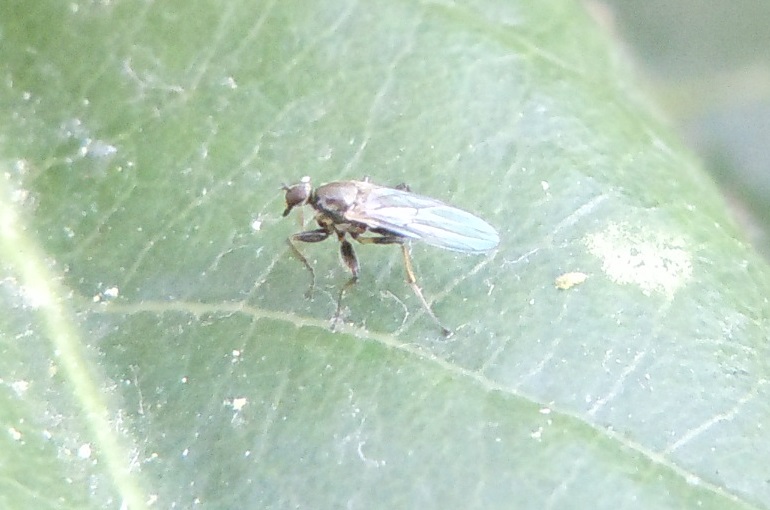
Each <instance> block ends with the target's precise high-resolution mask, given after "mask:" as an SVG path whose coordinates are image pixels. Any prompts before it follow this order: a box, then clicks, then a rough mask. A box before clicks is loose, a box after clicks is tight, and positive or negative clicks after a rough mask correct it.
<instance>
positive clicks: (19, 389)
mask: <svg viewBox="0 0 770 510" xmlns="http://www.w3.org/2000/svg"><path fill="white" fill-rule="evenodd" d="M11 388H12V389H13V391H14V392H15V393H16V395H17V396H19V397H23V396H24V394H25V393H26V392H27V390H28V389H29V382H27V381H14V382H12V383H11Z"/></svg>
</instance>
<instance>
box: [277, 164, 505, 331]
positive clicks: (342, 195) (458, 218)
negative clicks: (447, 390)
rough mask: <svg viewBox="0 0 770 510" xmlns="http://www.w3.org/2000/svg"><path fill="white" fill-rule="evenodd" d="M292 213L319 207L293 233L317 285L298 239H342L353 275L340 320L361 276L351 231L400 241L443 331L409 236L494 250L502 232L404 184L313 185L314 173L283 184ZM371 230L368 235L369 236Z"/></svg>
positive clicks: (360, 237) (359, 236)
mask: <svg viewBox="0 0 770 510" xmlns="http://www.w3.org/2000/svg"><path fill="white" fill-rule="evenodd" d="M282 189H283V190H284V191H285V192H286V209H285V210H284V211H283V216H287V215H288V214H289V213H290V212H291V210H292V209H293V208H295V207H302V206H304V205H310V206H311V207H312V208H313V209H314V210H315V212H316V215H315V220H316V222H317V223H318V227H319V228H316V229H314V230H307V231H305V232H299V233H296V234H294V235H292V236H291V237H290V238H289V245H290V246H291V248H292V250H293V251H294V253H295V254H296V255H297V256H298V258H299V259H300V261H301V262H302V263H303V264H304V265H305V267H306V268H307V269H308V270H309V271H310V274H311V277H312V282H311V286H310V289H311V290H312V288H313V285H314V283H315V273H314V272H313V268H312V267H311V266H310V264H309V263H308V261H307V259H306V258H305V257H304V256H303V255H302V253H301V252H300V251H299V249H298V248H297V247H296V245H295V244H294V242H295V241H299V242H303V243H317V242H320V241H323V240H325V239H327V238H328V237H330V236H335V237H336V238H337V240H338V241H339V242H340V253H341V254H342V260H343V261H344V262H345V265H346V266H347V267H348V269H349V270H350V272H351V273H352V275H353V277H352V278H351V279H350V280H349V281H348V282H347V283H346V284H345V285H344V286H343V287H342V289H341V290H340V295H339V299H338V301H337V312H336V314H335V319H337V318H339V315H340V310H341V305H342V297H343V295H344V293H345V291H346V290H347V289H348V288H349V287H350V286H352V285H353V284H355V283H356V281H358V275H359V266H358V258H357V257H356V254H355V252H354V251H353V245H352V244H351V243H350V241H349V240H348V236H349V237H351V238H353V239H355V240H356V241H358V242H359V243H362V244H398V245H400V246H401V251H402V253H403V256H404V267H405V269H406V281H407V283H408V284H409V286H410V287H411V288H412V290H413V291H414V293H415V295H416V296H417V298H418V299H419V300H420V302H421V303H422V306H423V308H425V311H426V312H427V313H428V315H429V316H430V317H431V318H432V319H433V320H434V321H435V322H436V324H437V325H438V326H439V327H440V328H441V331H442V332H443V333H444V335H446V336H449V335H451V331H450V330H449V329H447V328H446V327H444V326H443V325H442V324H441V322H440V321H439V320H438V317H436V314H434V313H433V310H431V308H430V305H429V304H428V302H427V300H426V299H425V296H423V294H422V290H420V287H419V286H418V285H417V278H416V277H415V274H414V269H413V267H412V260H411V257H410V255H409V248H408V241H410V240H421V241H424V242H426V243H428V244H430V245H433V246H437V247H439V248H444V249H447V250H453V251H458V252H465V253H483V252H486V251H489V250H492V249H494V248H495V247H496V246H497V245H498V243H499V242H500V236H499V235H498V234H497V232H496V231H495V229H494V228H493V227H492V226H491V225H490V224H489V223H487V222H486V221H484V220H482V219H481V218H478V217H476V216H474V215H473V214H471V213H469V212H465V211H463V210H461V209H457V208H455V207H452V206H450V205H447V204H445V203H443V202H440V201H438V200H436V199H434V198H429V197H425V196H422V195H417V194H415V193H412V192H411V191H410V190H409V188H408V187H406V186H405V185H401V186H397V187H395V188H388V187H385V186H378V185H376V184H372V183H370V182H369V181H368V180H363V181H338V182H331V183H328V184H324V185H321V186H318V187H317V188H315V189H313V186H312V185H311V183H310V178H309V177H304V178H303V179H302V180H301V181H300V182H299V183H297V184H294V185H292V186H286V185H284V186H283V188H282ZM365 234H368V235H365Z"/></svg>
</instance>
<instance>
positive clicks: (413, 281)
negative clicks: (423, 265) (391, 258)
mask: <svg viewBox="0 0 770 510" xmlns="http://www.w3.org/2000/svg"><path fill="white" fill-rule="evenodd" d="M401 252H402V253H403V254H404V267H405V268H406V282H407V283H408V284H409V286H410V287H412V290H413V291H414V293H415V295H417V297H418V298H419V300H420V303H422V306H423V308H425V311H426V312H428V315H430V317H431V318H432V319H433V322H435V323H436V324H437V325H438V327H439V328H440V329H441V333H443V335H444V336H446V337H449V336H452V330H450V329H448V328H446V327H445V326H444V325H443V324H441V321H440V320H438V317H436V314H435V313H433V310H431V309H430V305H429V304H428V301H426V299H425V296H423V295H422V290H421V289H420V287H419V286H418V285H417V278H416V277H415V276H414V268H413V267H412V257H411V256H410V255H409V247H408V246H407V245H406V243H401Z"/></svg>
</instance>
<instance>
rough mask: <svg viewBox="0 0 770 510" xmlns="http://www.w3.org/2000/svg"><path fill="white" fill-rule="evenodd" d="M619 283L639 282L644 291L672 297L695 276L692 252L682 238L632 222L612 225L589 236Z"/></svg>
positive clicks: (590, 246) (593, 250) (604, 265)
mask: <svg viewBox="0 0 770 510" xmlns="http://www.w3.org/2000/svg"><path fill="white" fill-rule="evenodd" d="M584 241H585V244H586V246H587V247H588V250H589V251H590V252H591V253H592V254H593V255H595V256H596V257H598V258H599V259H601V261H602V270H603V271H604V272H605V274H607V276H608V277H609V278H610V279H612V280H613V281H614V282H615V283H621V284H635V285H637V286H639V288H640V289H641V290H642V292H643V293H645V294H647V295H650V294H652V293H653V292H659V293H661V294H664V295H666V296H667V297H668V298H672V297H673V296H674V294H675V293H676V291H677V290H678V289H679V288H680V287H681V286H682V285H684V284H685V283H687V281H688V280H689V279H690V278H691V277H692V255H691V254H690V252H689V251H688V249H687V246H686V243H685V242H684V240H683V239H682V238H680V237H677V236H673V235H669V234H667V233H664V232H662V231H660V230H655V229H652V228H648V227H645V226H635V225H630V224H626V223H623V224H610V225H609V226H608V227H607V228H605V229H604V230H602V231H601V232H596V233H593V234H589V235H588V236H586V238H585V240H584Z"/></svg>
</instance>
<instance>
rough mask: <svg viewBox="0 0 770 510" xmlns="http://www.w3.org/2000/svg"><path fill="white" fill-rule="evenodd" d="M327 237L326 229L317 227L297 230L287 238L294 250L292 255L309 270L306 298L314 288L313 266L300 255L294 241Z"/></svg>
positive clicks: (314, 241) (313, 241)
mask: <svg viewBox="0 0 770 510" xmlns="http://www.w3.org/2000/svg"><path fill="white" fill-rule="evenodd" d="M327 237H329V231H328V230H326V229H324V228H317V229H315V230H308V231H306V232H299V233H297V234H294V235H292V236H291V237H289V238H288V239H287V241H288V242H289V246H290V247H291V251H292V252H294V255H295V256H296V257H297V258H298V259H299V260H300V262H302V265H303V266H305V268H307V270H308V271H309V272H310V287H309V288H308V289H307V292H306V293H305V296H306V297H308V298H310V297H311V296H312V295H313V289H314V288H315V271H313V266H311V265H310V262H308V261H307V258H305V256H304V255H302V252H301V251H299V248H297V245H296V244H294V242H295V241H299V242H301V243H319V242H321V241H323V240H324V239H326V238H327Z"/></svg>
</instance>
